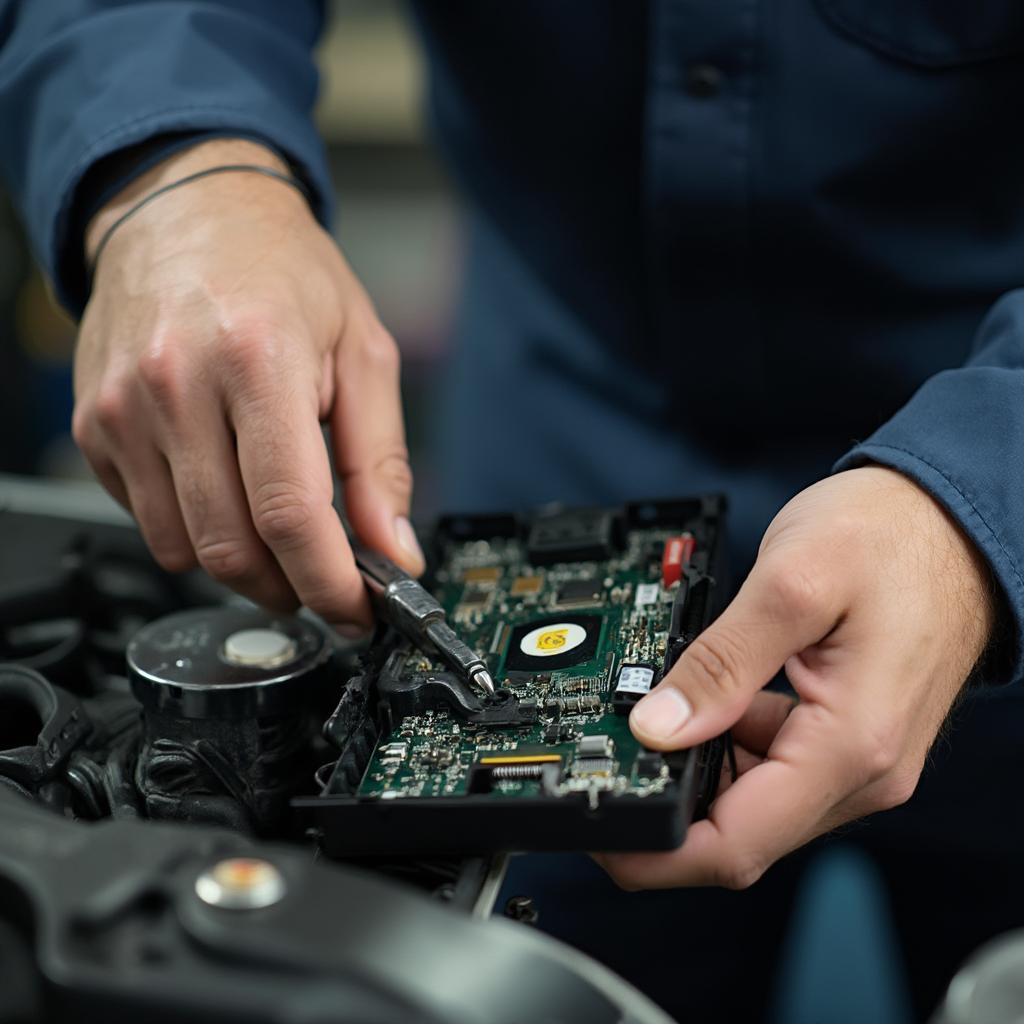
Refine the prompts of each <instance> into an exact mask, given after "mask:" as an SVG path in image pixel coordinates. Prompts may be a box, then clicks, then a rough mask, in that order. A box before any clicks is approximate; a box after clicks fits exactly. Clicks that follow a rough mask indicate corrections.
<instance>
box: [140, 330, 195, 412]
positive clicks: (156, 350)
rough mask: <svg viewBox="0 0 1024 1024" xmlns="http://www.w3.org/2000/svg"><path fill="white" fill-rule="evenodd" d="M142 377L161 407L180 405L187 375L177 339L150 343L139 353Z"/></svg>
mask: <svg viewBox="0 0 1024 1024" xmlns="http://www.w3.org/2000/svg"><path fill="white" fill-rule="evenodd" d="M138 369H139V379H140V381H141V382H142V385H143V387H144V388H145V389H146V391H147V392H148V393H149V395H150V396H151V397H152V398H153V399H154V401H155V402H156V404H157V406H158V408H163V409H167V408H174V407H177V406H178V405H179V404H180V399H181V397H182V394H183V392H184V388H185V381H186V374H185V367H184V365H183V361H182V357H181V352H180V347H179V346H178V345H176V344H175V343H174V339H173V338H161V339H158V340H154V341H153V342H152V343H150V344H149V345H148V346H147V347H146V348H145V349H144V350H143V352H142V353H141V355H140V356H139V362H138Z"/></svg>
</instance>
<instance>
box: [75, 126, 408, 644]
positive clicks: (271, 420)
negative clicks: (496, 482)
mask: <svg viewBox="0 0 1024 1024" xmlns="http://www.w3.org/2000/svg"><path fill="white" fill-rule="evenodd" d="M224 163H258V164H261V165H263V166H268V167H273V168H275V169H278V170H281V171H286V170H287V168H285V167H284V165H283V164H282V163H281V161H280V160H279V158H278V157H277V156H276V155H275V154H274V153H272V152H271V151H270V150H268V149H266V148H265V147H262V146H259V145H257V144H256V143H251V142H246V141H242V140H216V141H211V142H207V143H203V144H201V145H198V146H196V147H194V148H192V149H189V150H187V151H185V152H184V153H181V154H178V155H176V156H174V157H171V158H170V159H169V160H167V161H165V162H164V163H162V164H160V165H159V166H158V167H156V168H154V169H153V170H151V171H149V172H147V173H145V174H144V175H142V176H141V177H139V178H138V179H136V180H135V181H133V182H132V183H131V185H129V186H128V187H127V188H126V189H125V190H124V192H122V193H121V194H120V195H118V196H116V197H115V198H114V199H113V200H112V201H111V202H110V203H109V204H108V205H107V206H106V207H104V209H103V210H101V211H100V212H99V213H98V214H97V215H96V217H95V218H94V219H93V221H92V222H91V223H90V225H89V229H88V231H87V234H86V251H87V256H89V257H90V258H91V255H92V253H93V252H94V251H95V247H96V245H97V244H98V242H99V239H100V237H102V234H103V232H104V231H105V230H106V228H107V227H108V226H109V225H110V224H111V223H113V221H114V220H116V219H117V217H118V216H120V214H121V213H123V212H124V211H125V210H126V209H128V208H129V207H130V206H131V205H133V204H134V203H135V202H137V201H138V199H139V198H141V197H142V196H144V195H146V194H148V193H149V192H151V191H152V190H153V189H155V188H158V187H160V186H161V185H163V184H166V183H168V182H171V181H174V180H177V179H179V178H182V177H184V176H185V175H187V174H190V173H192V172H194V171H196V170H200V169H202V168H204V167H211V166H215V165H217V164H224ZM398 378H399V356H398V350H397V348H396V346H395V343H394V341H393V340H392V338H391V337H390V335H389V334H388V333H387V331H386V330H385V329H384V328H383V327H382V326H381V324H380V321H379V320H378V319H377V315H376V312H375V311H374V308H373V305H372V304H371V302H370V300H369V298H368V297H367V295H366V293H365V291H364V290H363V288H362V287H361V285H360V284H359V282H358V281H357V280H356V278H355V276H354V274H353V273H352V271H351V269H350V268H349V266H348V264H347V263H346V262H345V260H344V258H343V257H342V255H341V253H340V252H339V250H338V248H337V246H336V245H335V244H334V242H333V241H332V240H331V238H330V236H329V235H328V234H327V233H326V232H325V231H323V230H322V229H321V228H320V227H319V226H318V224H317V223H316V221H315V219H314V218H313V216H312V214H311V212H310V210H309V208H308V206H307V205H306V203H305V201H304V200H303V198H302V197H301V196H300V195H299V194H298V193H297V192H295V191H294V190H293V189H291V188H289V187H288V186H287V185H286V184H284V183H283V182H279V181H274V180H272V179H269V178H265V177H263V176H262V175H257V174H251V173H242V172H239V173H231V174H222V175H213V176H211V177H208V178H203V179H201V180H199V181H196V182H193V183H190V184H188V185H185V186H183V187H182V188H180V189H176V190H174V191H172V192H169V193H167V194H166V195H163V196H161V197H159V198H158V199H156V200H155V201H154V202H153V203H152V204H150V205H149V206H147V207H145V208H144V209H143V210H141V211H139V212H138V213H137V214H136V215H135V216H133V217H132V218H131V219H130V220H128V221H126V222H125V223H124V224H123V225H121V227H119V228H118V229H117V231H116V232H115V233H114V235H113V236H112V237H111V239H110V242H109V244H108V245H107V246H106V248H105V250H104V252H103V254H102V258H101V259H100V261H99V266H98V267H97V268H96V277H95V281H94V284H93V291H92V295H91V298H90V300H89V304H88V306H87V307H86V310H85V315H84V317H83V319H82V324H81V331H80V334H79V339H78V347H77V352H76V357H75V412H74V418H73V422H72V432H73V434H74V437H75V440H76V441H77V443H78V444H79V446H80V447H81V449H82V451H83V452H84V454H85V457H86V458H87V459H88V461H89V463H90V465H91V466H92V468H93V469H94V470H95V472H96V474H97V476H98V477H99V478H100V480H101V481H102V483H103V485H104V486H105V487H106V488H107V490H108V491H110V493H111V494H112V495H113V496H114V497H115V498H116V499H117V500H118V501H119V502H120V503H121V504H122V505H124V506H125V507H126V508H127V509H128V510H129V511H130V512H131V513H132V514H133V515H134V516H135V518H136V520H137V521H138V524H139V527H140V529H141V531H142V534H143V536H144V538H145V540H146V543H147V544H148V545H149V548H150V550H151V551H152V552H153V555H154V556H155V558H156V560H157V561H158V562H159V563H160V565H162V566H163V567H164V568H165V569H168V570H170V571H180V570H184V569H187V568H189V567H191V566H192V565H194V564H195V563H196V562H198V563H199V564H200V565H201V566H203V568H204V569H206V571H207V572H209V573H210V575H211V576H213V577H214V578H215V579H217V580H220V581H221V582H223V583H225V584H227V585H228V586H230V587H231V588H232V589H234V590H236V591H238V592H239V593H240V594H243V595H245V596H246V597H248V598H250V599H252V600H253V601H256V602H257V603H259V604H261V605H263V606H265V607H267V608H270V609H272V610H276V611H282V612H283V611H291V610H294V608H295V607H296V605H297V604H298V603H299V602H301V603H302V604H305V605H306V606H307V607H309V608H311V609H312V610H313V611H315V612H318V613H319V614H320V615H322V616H323V617H324V618H325V619H326V620H327V621H328V622H331V623H333V624H336V625H341V624H348V625H350V626H352V627H356V628H358V627H365V626H367V625H369V623H370V621H371V614H370V609H369V605H368V603H367V599H366V594H365V590H364V587H363V583H362V579H361V577H360V575H359V573H358V571H357V570H356V568H355V564H354V561H353V558H352V553H351V551H350V550H349V546H348V543H347V540H346V537H345V533H344V530H343V529H342V526H341V522H340V521H339V519H338V517H337V514H336V513H335V511H334V509H333V507H332V504H331V500H332V496H333V482H332V475H331V469H330V463H329V458H328V454H327V448H326V446H325V444H324V440H323V436H322V434H321V429H320V421H321V420H326V421H327V422H328V423H329V428H330V431H331V435H332V441H333V447H334V451H335V457H336V461H337V468H338V472H339V474H340V476H341V480H342V483H343V486H344V490H345V505H346V510H347V513H348V516H349V519H350V521H351V523H352V526H353V528H354V529H355V531H356V532H357V533H358V535H359V536H360V538H361V539H362V540H363V541H364V542H365V543H366V544H367V545H369V546H370V547H373V548H375V549H377V550H379V551H382V552H384V553H385V554H387V555H389V556H390V557H391V558H392V559H394V560H395V561H396V562H398V563H399V564H401V565H402V566H404V567H405V568H406V569H408V570H409V571H411V572H413V573H419V572H421V571H422V569H423V556H422V554H421V553H420V551H419V548H418V546H417V545H416V540H415V536H414V535H413V532H412V528H411V527H410V525H409V520H408V518H407V517H408V513H409V501H410V497H411V493H412V476H411V473H410V470H409V462H408V455H407V451H406V446H405V432H404V428H403V423H402V409H401V401H400V395H399V380H398Z"/></svg>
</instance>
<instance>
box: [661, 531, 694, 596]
mask: <svg viewBox="0 0 1024 1024" xmlns="http://www.w3.org/2000/svg"><path fill="white" fill-rule="evenodd" d="M696 547H697V541H696V540H695V539H694V536H693V534H692V533H681V534H679V535H678V536H676V537H669V538H668V540H666V541H665V547H664V550H663V551H662V554H661V583H662V586H663V587H666V588H668V587H671V586H674V585H675V584H676V583H678V582H679V580H680V579H681V578H682V575H683V570H684V569H685V568H686V567H687V566H688V565H689V564H690V559H691V558H692V557H693V552H694V549H695V548H696Z"/></svg>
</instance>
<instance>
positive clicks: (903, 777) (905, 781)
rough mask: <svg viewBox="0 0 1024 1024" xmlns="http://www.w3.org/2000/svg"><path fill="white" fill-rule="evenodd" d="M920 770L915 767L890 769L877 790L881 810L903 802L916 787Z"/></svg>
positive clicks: (912, 793)
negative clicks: (897, 769)
mask: <svg viewBox="0 0 1024 1024" xmlns="http://www.w3.org/2000/svg"><path fill="white" fill-rule="evenodd" d="M920 777H921V772H920V771H919V770H917V769H915V768H912V767H910V768H905V769H903V770H899V771H892V772H890V773H889V775H888V776H887V777H886V778H885V780H884V782H883V783H882V785H881V788H880V790H879V801H880V803H881V808H880V809H881V810H891V809H892V808H893V807H899V806H900V805H901V804H905V803H906V802H907V801H908V800H909V799H910V798H911V797H912V796H913V795H914V791H915V790H916V789H917V783H918V780H919V779H920Z"/></svg>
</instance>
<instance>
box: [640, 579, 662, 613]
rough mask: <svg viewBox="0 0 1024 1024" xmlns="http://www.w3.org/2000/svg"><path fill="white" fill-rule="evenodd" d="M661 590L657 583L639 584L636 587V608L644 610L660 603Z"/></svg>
mask: <svg viewBox="0 0 1024 1024" xmlns="http://www.w3.org/2000/svg"><path fill="white" fill-rule="evenodd" d="M660 590H661V588H660V587H659V586H658V584H657V583H638V584H637V585H636V606H637V608H644V607H646V606H647V605H649V604H657V603H658V594H659V592H660Z"/></svg>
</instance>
